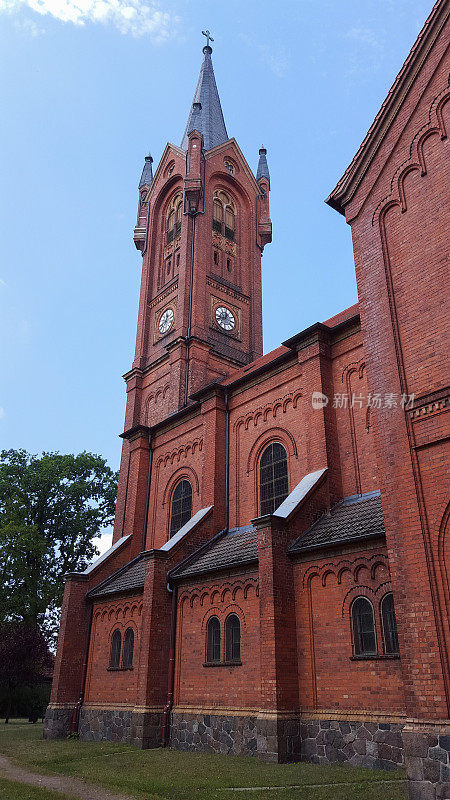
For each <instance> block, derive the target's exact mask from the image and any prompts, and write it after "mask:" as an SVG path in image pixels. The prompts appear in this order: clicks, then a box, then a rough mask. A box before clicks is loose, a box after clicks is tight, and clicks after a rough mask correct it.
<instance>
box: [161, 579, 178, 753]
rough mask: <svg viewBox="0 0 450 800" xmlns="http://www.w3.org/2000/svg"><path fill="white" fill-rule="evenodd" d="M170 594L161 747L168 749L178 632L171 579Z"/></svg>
mask: <svg viewBox="0 0 450 800" xmlns="http://www.w3.org/2000/svg"><path fill="white" fill-rule="evenodd" d="M167 588H168V590H169V592H170V591H171V592H172V620H171V625H170V654H169V672H168V678H167V702H166V705H165V706H164V709H163V715H162V729H161V746H162V747H167V745H168V743H169V735H170V712H171V711H172V706H173V687H174V681H175V636H176V630H177V596H178V587H177V585H176V584H174V586H172V588H171V586H170V578H169V582H168V584H167Z"/></svg>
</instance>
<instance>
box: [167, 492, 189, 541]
mask: <svg viewBox="0 0 450 800" xmlns="http://www.w3.org/2000/svg"><path fill="white" fill-rule="evenodd" d="M191 517H192V486H191V484H190V483H189V481H188V480H186V478H182V479H181V480H180V481H178V483H177V484H176V486H175V489H174V490H173V493H172V503H171V507H170V538H172V536H175V534H176V533H178V531H179V530H180V528H182V527H183V525H185V524H186V522H189V520H190V518H191Z"/></svg>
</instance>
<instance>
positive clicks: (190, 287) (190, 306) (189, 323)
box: [183, 210, 198, 406]
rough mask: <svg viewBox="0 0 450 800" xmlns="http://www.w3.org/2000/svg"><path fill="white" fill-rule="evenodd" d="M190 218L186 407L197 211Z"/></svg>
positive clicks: (185, 399)
mask: <svg viewBox="0 0 450 800" xmlns="http://www.w3.org/2000/svg"><path fill="white" fill-rule="evenodd" d="M188 213H189V216H190V217H192V237H191V268H190V276H189V313H188V329H187V336H186V374H185V378H184V403H183V405H185V406H187V401H188V394H189V347H190V344H191V327H192V290H193V285H194V244H195V218H196V216H197V214H198V211H197V210H195V211H192V212H191V211H190V212H188Z"/></svg>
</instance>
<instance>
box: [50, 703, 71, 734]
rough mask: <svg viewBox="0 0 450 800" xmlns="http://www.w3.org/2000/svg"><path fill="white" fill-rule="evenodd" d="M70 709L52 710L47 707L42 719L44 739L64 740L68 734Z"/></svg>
mask: <svg viewBox="0 0 450 800" xmlns="http://www.w3.org/2000/svg"><path fill="white" fill-rule="evenodd" d="M73 709H74V707H72V708H70V707H69V708H53V707H52V706H47V710H46V712H45V717H44V739H66V738H67V736H68V735H69V733H70V726H71V724H72V716H73Z"/></svg>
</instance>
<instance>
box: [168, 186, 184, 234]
mask: <svg viewBox="0 0 450 800" xmlns="http://www.w3.org/2000/svg"><path fill="white" fill-rule="evenodd" d="M182 212H183V198H182V196H181V194H176V195H175V197H174V198H173V199H172V200H171V202H170V205H169V208H168V209H167V221H166V229H167V243H168V244H170V242H173V240H174V239H176V238H177V237H178V236H179V235H180V233H181V216H182Z"/></svg>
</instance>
